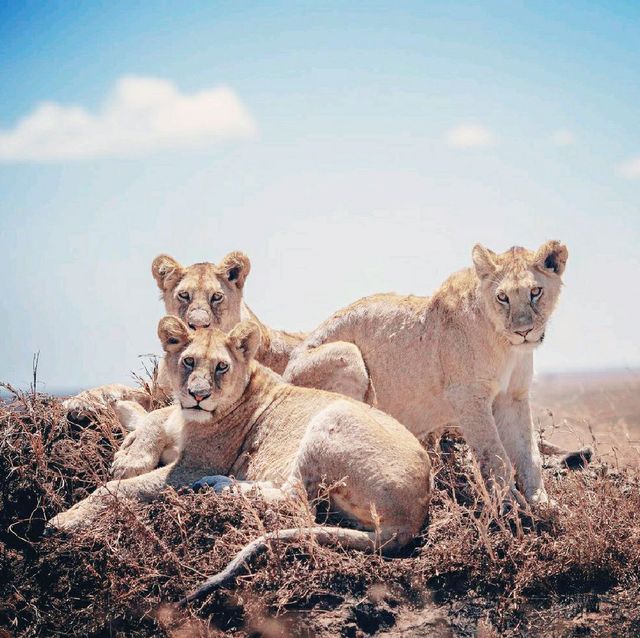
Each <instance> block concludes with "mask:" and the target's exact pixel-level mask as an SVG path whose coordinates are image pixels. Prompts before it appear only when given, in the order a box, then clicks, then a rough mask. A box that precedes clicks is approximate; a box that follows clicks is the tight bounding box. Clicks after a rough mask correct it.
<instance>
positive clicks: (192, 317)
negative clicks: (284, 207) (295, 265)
mask: <svg viewBox="0 0 640 638" xmlns="http://www.w3.org/2000/svg"><path fill="white" fill-rule="evenodd" d="M250 271H251V262H250V261H249V258H248V257H247V256H246V255H245V254H244V253H241V252H238V251H235V252H232V253H229V254H228V255H227V256H226V257H225V258H224V259H223V260H222V261H221V262H220V263H219V264H213V263H199V264H193V265H191V266H182V265H181V264H180V263H178V262H177V261H176V260H175V259H173V257H169V255H159V256H158V257H156V258H155V259H154V260H153V264H152V265H151V273H152V275H153V278H154V279H155V280H156V283H157V285H158V288H159V289H160V293H161V296H162V300H163V301H164V306H165V309H166V312H167V314H170V315H175V316H177V317H180V318H181V319H182V320H183V321H184V322H185V323H187V324H188V325H189V326H190V327H191V328H192V329H194V330H195V329H198V328H201V327H208V326H211V327H216V328H219V329H220V330H223V331H224V332H228V331H229V330H231V328H233V326H235V325H236V324H237V323H238V322H239V321H245V320H250V321H253V322H254V323H255V324H256V325H257V326H258V327H259V329H260V334H261V337H262V341H261V347H260V350H259V351H258V353H257V356H256V358H257V360H258V361H260V362H261V363H263V364H264V365H266V366H268V367H269V368H271V369H272V370H275V371H276V372H278V373H279V374H282V372H284V369H285V368H286V366H287V363H288V362H289V357H290V355H291V352H292V350H293V349H294V348H295V347H296V346H297V345H299V344H300V343H301V342H302V340H303V338H304V336H305V335H302V334H299V333H289V332H284V331H282V330H273V329H271V328H269V327H268V326H265V325H264V324H263V323H262V322H260V320H259V319H258V318H257V317H256V316H255V315H254V314H253V312H252V311H251V309H250V308H249V307H248V306H247V305H246V304H245V302H244V299H243V288H244V284H245V281H246V279H247V277H248V275H249V272H250ZM152 391H153V392H154V395H155V398H157V399H159V400H162V399H163V397H164V395H170V394H171V384H170V382H169V380H168V377H167V373H166V370H165V366H164V363H163V361H160V365H159V369H158V378H157V386H156V387H154V388H152ZM117 400H132V401H138V402H139V403H141V405H143V406H144V407H145V408H149V407H150V403H151V397H149V395H148V394H146V393H145V392H144V391H142V390H140V389H139V388H130V387H128V386H125V385H121V384H112V385H105V386H100V387H99V388H93V389H91V390H85V391H84V392H82V393H80V394H79V395H78V396H76V397H72V398H70V399H67V400H66V401H65V402H64V406H65V410H66V411H67V413H71V414H83V413H90V412H92V410H93V409H95V407H96V406H98V407H99V406H104V405H109V404H113V403H114V402H115V401H117Z"/></svg>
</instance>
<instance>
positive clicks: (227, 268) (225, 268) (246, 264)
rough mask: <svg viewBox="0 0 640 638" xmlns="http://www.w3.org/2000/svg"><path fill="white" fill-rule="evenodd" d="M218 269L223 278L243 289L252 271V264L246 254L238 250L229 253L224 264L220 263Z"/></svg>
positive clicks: (223, 261)
mask: <svg viewBox="0 0 640 638" xmlns="http://www.w3.org/2000/svg"><path fill="white" fill-rule="evenodd" d="M218 268H219V269H220V272H221V273H222V276H223V277H226V279H227V281H228V282H229V283H232V284H235V285H236V286H237V287H238V288H242V287H243V286H244V282H245V281H246V279H247V277H248V276H249V272H250V271H251V262H250V261H249V258H248V257H247V256H246V255H245V254H244V253H241V252H239V251H237V250H236V251H234V252H232V253H229V254H228V255H227V256H226V257H225V258H224V259H223V260H222V262H220V266H219V267H218Z"/></svg>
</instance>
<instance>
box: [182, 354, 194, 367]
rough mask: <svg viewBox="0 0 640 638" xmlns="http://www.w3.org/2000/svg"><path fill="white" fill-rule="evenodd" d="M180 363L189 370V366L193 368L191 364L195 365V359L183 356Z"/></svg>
mask: <svg viewBox="0 0 640 638" xmlns="http://www.w3.org/2000/svg"><path fill="white" fill-rule="evenodd" d="M182 365H183V366H184V367H185V368H188V369H189V370H191V368H193V366H194V365H195V361H194V360H193V357H185V358H184V359H183V360H182Z"/></svg>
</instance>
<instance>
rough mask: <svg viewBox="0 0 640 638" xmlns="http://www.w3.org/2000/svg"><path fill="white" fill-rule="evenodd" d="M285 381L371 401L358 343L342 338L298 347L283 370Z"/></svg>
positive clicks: (368, 379)
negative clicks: (312, 346)
mask: <svg viewBox="0 0 640 638" xmlns="http://www.w3.org/2000/svg"><path fill="white" fill-rule="evenodd" d="M283 376H284V378H285V380H286V381H288V382H289V383H292V384H293V385H298V386H304V387H307V388H317V389H319V390H328V391H330V392H337V393H338V394H344V395H346V396H348V397H351V398H353V399H356V400H358V401H365V402H368V403H370V404H371V405H374V404H375V391H374V389H373V385H372V384H371V379H370V377H369V372H368V371H367V366H366V365H365V362H364V359H363V357H362V353H361V352H360V349H359V348H358V346H356V345H355V344H353V343H348V342H346V341H334V342H332V343H325V344H323V345H321V346H318V347H316V348H309V349H304V348H303V349H301V350H298V351H297V352H296V354H295V355H294V356H293V357H292V359H291V361H289V365H288V366H287V369H286V370H285V371H284V375H283Z"/></svg>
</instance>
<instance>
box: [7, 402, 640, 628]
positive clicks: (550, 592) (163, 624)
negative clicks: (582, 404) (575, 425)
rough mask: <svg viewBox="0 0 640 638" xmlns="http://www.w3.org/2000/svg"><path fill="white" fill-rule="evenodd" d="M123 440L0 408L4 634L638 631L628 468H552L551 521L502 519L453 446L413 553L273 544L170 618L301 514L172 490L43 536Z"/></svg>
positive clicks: (47, 414) (639, 506)
mask: <svg viewBox="0 0 640 638" xmlns="http://www.w3.org/2000/svg"><path fill="white" fill-rule="evenodd" d="M122 436H123V432H122V430H121V428H120V426H119V425H118V423H117V421H116V419H115V417H114V415H113V414H112V413H111V412H110V411H105V412H104V413H102V414H99V415H98V416H97V418H96V421H95V422H92V423H90V424H88V425H84V426H78V425H74V424H72V423H69V422H68V421H67V420H66V419H65V418H64V416H63V412H62V409H61V406H60V403H59V402H58V400H56V399H53V398H51V397H48V396H45V395H42V394H21V393H17V394H16V395H15V398H14V400H12V401H11V402H9V403H6V404H2V405H0V476H1V477H2V484H1V486H0V491H1V498H2V501H1V506H0V636H4V635H16V636H176V637H178V636H179V637H185V638H186V637H187V636H216V635H222V634H223V633H225V632H226V633H231V634H235V635H239V636H247V635H251V636H286V635H295V636H336V635H345V636H361V635H369V634H377V635H380V636H415V635H429V636H451V635H453V636H476V635H480V636H487V637H488V636H494V635H495V636H497V635H500V636H526V635H538V636H545V635H548V636H578V635H603V634H604V635H618V636H627V635H628V636H632V635H638V634H640V611H639V610H638V605H637V600H638V596H639V595H640V489H639V487H640V485H639V482H638V475H637V474H636V473H635V470H624V471H613V470H611V469H610V468H608V467H607V466H604V465H599V466H593V467H591V468H590V469H589V470H588V471H586V472H581V473H570V472H567V471H565V470H558V469H555V470H553V469H549V470H547V476H546V480H547V484H548V487H549V491H550V492H551V494H552V495H553V497H554V498H556V499H557V501H558V502H559V503H560V511H559V512H558V513H549V514H548V515H546V516H542V515H539V516H537V517H535V519H534V518H533V517H531V516H525V515H521V514H520V515H517V514H516V513H511V514H508V515H506V516H503V517H500V516H497V511H496V509H497V508H496V507H495V505H494V504H493V503H491V502H490V501H489V500H487V499H486V497H485V495H483V493H482V490H481V489H479V488H478V483H477V480H476V478H475V476H476V474H475V469H474V467H473V465H472V463H471V462H470V461H469V457H468V452H467V451H466V449H465V447H464V446H463V445H462V444H461V443H459V442H456V441H452V440H446V441H443V442H441V445H439V446H436V448H437V449H438V453H437V454H435V453H434V459H433V460H434V465H435V467H436V470H437V478H436V483H437V490H436V493H435V496H434V499H433V506H432V512H431V517H430V521H429V524H428V525H427V526H426V527H425V531H424V534H423V536H422V537H421V538H420V539H418V541H417V542H416V545H415V547H413V548H412V549H410V550H407V552H406V553H405V554H404V555H403V556H400V557H398V558H394V559H387V558H383V557H381V556H379V555H367V554H362V553H359V552H356V551H345V550H341V549H339V548H335V549H332V548H323V547H319V546H317V545H315V544H313V543H312V542H310V541H301V542H300V543H297V544H293V545H290V546H287V547H284V546H279V545H277V544H274V545H272V546H271V548H270V551H269V552H267V553H266V554H265V555H263V556H261V557H259V558H257V559H256V560H255V561H253V562H252V563H251V565H250V566H249V573H248V575H246V576H243V577H242V578H240V579H239V580H238V581H237V583H236V585H235V587H233V588H232V589H227V590H223V591H219V592H217V593H215V594H212V595H211V596H209V597H207V598H206V599H204V600H203V601H201V602H199V603H195V604H193V605H191V606H190V607H188V608H186V609H184V610H178V609H177V608H176V607H175V605H174V604H173V603H174V602H175V601H177V600H178V599H180V598H181V597H182V596H183V595H184V594H185V593H187V592H188V591H189V590H191V589H193V588H195V587H196V586H197V585H198V584H199V583H200V582H201V581H202V580H204V578H205V577H206V576H207V575H209V574H211V573H213V572H215V571H217V570H219V569H220V568H221V567H222V566H224V565H225V564H226V562H228V561H229V560H230V558H232V557H233V555H234V554H235V553H236V552H237V551H238V550H239V549H240V548H241V547H242V546H243V545H244V544H245V543H247V542H248V541H250V540H252V539H253V538H255V537H256V536H257V535H259V534H261V533H263V532H264V531H265V530H276V529H279V528H282V527H290V526H296V525H301V524H304V521H300V520H299V519H298V518H296V514H295V513H294V512H293V511H292V510H289V509H288V508H287V507H286V506H282V507H280V508H274V507H269V506H267V505H266V504H265V503H264V502H263V501H262V500H261V499H260V497H259V496H255V497H251V498H242V497H237V496H236V497H234V496H232V495H226V496H216V495H215V494H213V493H212V492H206V493H200V494H194V493H192V492H190V491H189V490H183V491H182V492H181V493H176V492H175V491H173V490H166V491H165V493H164V494H163V497H162V498H161V499H160V500H158V501H157V502H155V503H153V504H151V505H139V504H129V503H124V502H116V501H115V500H114V504H113V507H112V508H111V509H110V510H109V511H108V512H106V513H105V515H104V516H103V517H102V518H101V520H100V521H99V523H98V524H97V525H96V526H95V527H93V528H92V529H91V530H89V531H86V532H82V533H78V534H74V535H63V534H54V535H53V536H47V537H43V530H44V524H45V521H46V520H47V519H49V518H51V517H52V516H53V515H54V514H56V513H57V512H59V511H61V510H62V509H64V508H66V507H68V506H69V505H71V504H72V503H74V502H77V501H78V500H79V499H80V498H83V497H84V496H85V495H86V494H88V493H89V492H90V491H91V490H93V489H94V488H95V487H96V486H98V485H100V484H101V483H103V482H104V481H105V480H106V479H107V478H108V467H109V464H110V462H111V459H112V456H113V452H114V450H115V449H117V446H118V444H119V441H120V440H121V438H122Z"/></svg>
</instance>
